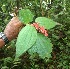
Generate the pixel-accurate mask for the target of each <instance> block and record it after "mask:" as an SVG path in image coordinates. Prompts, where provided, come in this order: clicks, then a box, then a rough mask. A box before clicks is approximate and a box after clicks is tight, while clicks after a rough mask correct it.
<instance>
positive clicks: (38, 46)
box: [28, 33, 52, 59]
mask: <svg viewBox="0 0 70 69" xmlns="http://www.w3.org/2000/svg"><path fill="white" fill-rule="evenodd" d="M28 52H29V54H31V55H32V54H34V53H38V54H39V56H40V57H41V58H43V59H44V58H45V57H47V58H50V57H51V54H50V53H51V52H52V43H51V40H50V39H49V38H48V37H45V36H44V35H42V34H39V33H38V37H37V41H36V43H35V44H34V45H33V46H32V47H31V48H30V49H29V50H28Z"/></svg>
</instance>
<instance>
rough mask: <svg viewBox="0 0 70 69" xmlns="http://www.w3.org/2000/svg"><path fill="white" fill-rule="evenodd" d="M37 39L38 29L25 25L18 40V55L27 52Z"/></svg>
mask: <svg viewBox="0 0 70 69" xmlns="http://www.w3.org/2000/svg"><path fill="white" fill-rule="evenodd" d="M36 39H37V31H36V29H35V28H34V27H33V26H31V25H27V26H25V27H24V28H23V29H22V30H21V31H20V33H19V35H18V38H17V42H16V57H19V56H21V55H22V54H23V53H24V52H26V51H27V50H28V49H29V48H30V47H32V46H33V44H34V43H35V42H36Z"/></svg>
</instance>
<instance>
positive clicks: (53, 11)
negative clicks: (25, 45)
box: [0, 0, 70, 69]
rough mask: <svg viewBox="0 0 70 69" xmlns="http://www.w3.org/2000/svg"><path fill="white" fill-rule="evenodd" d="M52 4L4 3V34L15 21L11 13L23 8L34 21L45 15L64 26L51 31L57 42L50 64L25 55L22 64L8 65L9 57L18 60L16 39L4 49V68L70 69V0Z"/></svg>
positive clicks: (0, 24) (0, 52) (0, 55)
mask: <svg viewBox="0 0 70 69" xmlns="http://www.w3.org/2000/svg"><path fill="white" fill-rule="evenodd" d="M47 1H48V2H47ZM51 1H52V2H51V4H50V0H0V31H4V29H5V26H6V24H7V23H8V22H9V21H10V19H11V18H12V17H11V15H10V14H12V13H16V9H21V8H23V9H29V10H30V11H32V13H33V14H34V15H35V17H34V20H35V18H37V17H42V16H43V17H47V18H50V19H53V20H54V21H56V22H58V23H60V24H62V25H61V26H56V27H54V29H50V30H49V31H48V32H49V38H50V39H51V42H52V43H53V51H52V53H51V54H52V57H51V58H50V59H49V61H48V62H45V59H43V60H42V59H41V58H39V57H37V56H36V57H35V58H34V59H33V60H32V59H29V57H30V55H29V54H27V53H25V54H24V55H23V56H22V59H21V61H19V60H18V61H16V62H13V63H11V65H9V66H6V65H4V60H3V59H5V58H7V57H9V56H10V57H11V58H12V59H13V60H14V58H15V43H16V40H13V41H12V42H10V43H9V44H8V45H6V46H4V47H3V48H2V49H0V69H1V68H5V69H6V68H9V69H70V33H69V31H70V0H51ZM3 6H4V8H5V9H4V8H3ZM16 7H17V8H16ZM17 11H18V10H17ZM8 64H9V63H8Z"/></svg>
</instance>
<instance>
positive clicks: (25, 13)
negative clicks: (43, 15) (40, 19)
mask: <svg viewBox="0 0 70 69" xmlns="http://www.w3.org/2000/svg"><path fill="white" fill-rule="evenodd" d="M33 17H34V15H33V14H32V12H31V11H30V10H29V9H22V10H19V20H20V21H21V22H22V23H24V24H28V23H29V22H32V21H33Z"/></svg>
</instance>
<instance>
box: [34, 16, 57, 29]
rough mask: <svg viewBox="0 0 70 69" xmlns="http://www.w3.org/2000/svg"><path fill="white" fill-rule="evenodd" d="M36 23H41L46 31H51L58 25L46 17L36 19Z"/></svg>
mask: <svg viewBox="0 0 70 69" xmlns="http://www.w3.org/2000/svg"><path fill="white" fill-rule="evenodd" d="M35 22H37V23H39V24H40V25H41V26H44V27H45V29H51V28H53V27H55V26H56V25H57V23H56V22H55V21H53V20H51V19H49V18H46V17H38V18H36V19H35Z"/></svg>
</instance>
